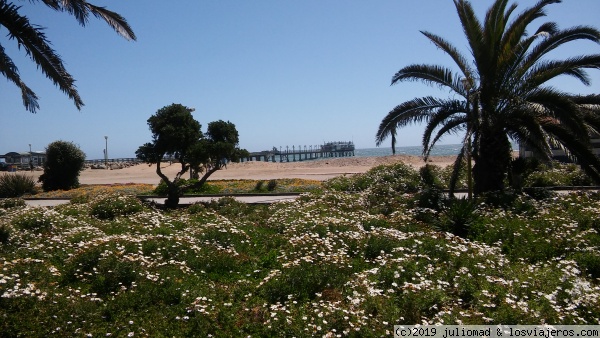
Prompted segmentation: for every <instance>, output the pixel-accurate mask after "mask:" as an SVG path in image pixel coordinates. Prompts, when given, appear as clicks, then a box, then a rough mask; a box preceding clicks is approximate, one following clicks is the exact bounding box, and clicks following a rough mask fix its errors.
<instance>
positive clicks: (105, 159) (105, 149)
mask: <svg viewBox="0 0 600 338" xmlns="http://www.w3.org/2000/svg"><path fill="white" fill-rule="evenodd" d="M104 141H105V145H104V166H105V167H106V169H108V136H104Z"/></svg>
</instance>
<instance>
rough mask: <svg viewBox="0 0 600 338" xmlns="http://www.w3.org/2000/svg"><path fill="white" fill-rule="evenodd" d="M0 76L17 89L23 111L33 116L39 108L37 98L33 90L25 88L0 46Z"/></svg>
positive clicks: (11, 62)
mask: <svg viewBox="0 0 600 338" xmlns="http://www.w3.org/2000/svg"><path fill="white" fill-rule="evenodd" d="M0 74H2V75H4V77H6V79H8V80H9V81H11V82H13V83H14V84H16V85H17V87H19V89H20V90H21V97H22V99H23V105H24V106H25V109H27V110H28V111H30V112H32V113H34V114H35V113H36V112H37V109H39V108H40V105H39V104H38V97H37V95H36V94H35V93H34V92H33V90H31V89H30V88H29V87H27V85H26V84H25V83H24V82H23V81H22V80H21V77H20V76H19V70H18V69H17V66H16V65H15V64H14V62H13V61H12V59H11V58H10V57H9V56H8V55H7V54H6V52H5V50H4V47H2V45H0Z"/></svg>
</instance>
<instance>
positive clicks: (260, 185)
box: [254, 181, 265, 191]
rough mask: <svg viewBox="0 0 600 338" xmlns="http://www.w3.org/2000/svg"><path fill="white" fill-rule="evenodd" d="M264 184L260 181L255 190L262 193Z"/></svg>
mask: <svg viewBox="0 0 600 338" xmlns="http://www.w3.org/2000/svg"><path fill="white" fill-rule="evenodd" d="M264 184H265V182H264V181H258V182H256V186H255V187H254V190H256V191H261V190H262V188H263V185H264Z"/></svg>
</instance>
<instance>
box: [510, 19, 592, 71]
mask: <svg viewBox="0 0 600 338" xmlns="http://www.w3.org/2000/svg"><path fill="white" fill-rule="evenodd" d="M578 40H588V41H592V42H599V41H600V32H599V31H598V30H597V29H595V28H593V27H588V26H577V27H573V28H569V29H565V30H561V31H555V32H553V34H551V35H547V36H545V38H544V39H543V40H541V41H540V43H539V44H537V45H536V46H535V47H533V48H532V49H531V51H530V53H529V54H528V55H527V58H526V59H525V60H524V61H523V62H522V63H521V67H522V68H523V69H529V68H531V67H533V66H534V65H535V64H536V63H537V62H539V61H540V60H542V59H543V57H544V56H545V55H547V54H548V53H550V52H551V51H553V50H555V49H556V48H558V47H560V46H563V45H565V44H566V43H568V42H572V41H578Z"/></svg>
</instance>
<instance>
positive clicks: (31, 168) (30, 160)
mask: <svg viewBox="0 0 600 338" xmlns="http://www.w3.org/2000/svg"><path fill="white" fill-rule="evenodd" d="M29 170H31V171H33V154H32V153H31V143H29Z"/></svg>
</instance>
